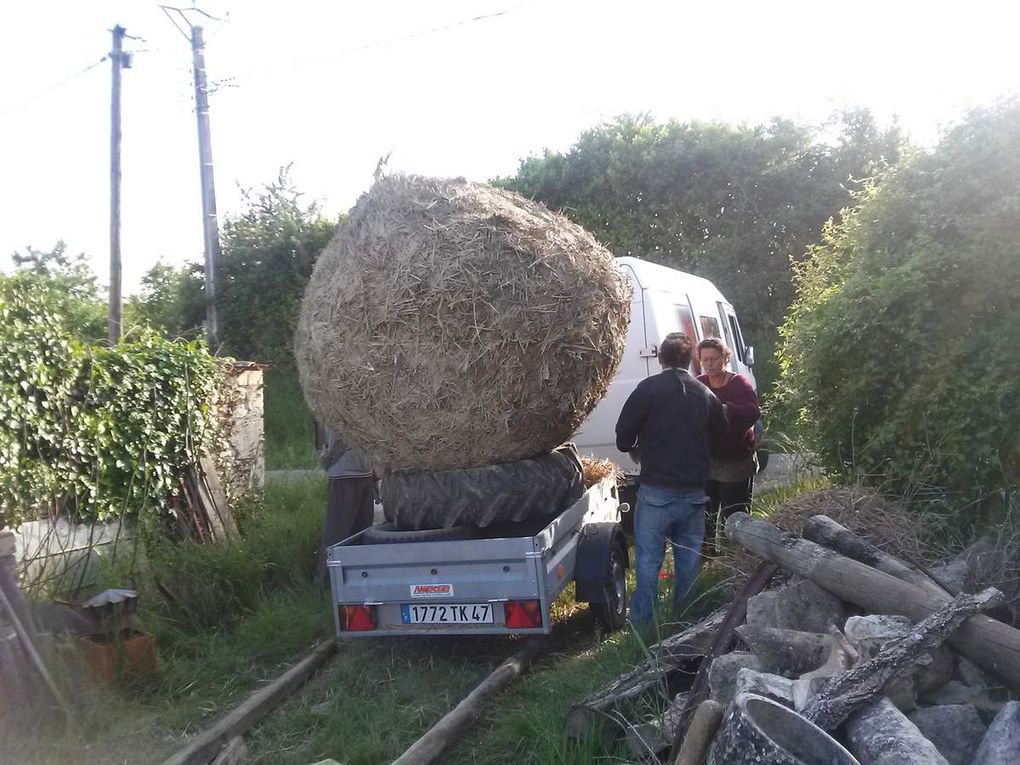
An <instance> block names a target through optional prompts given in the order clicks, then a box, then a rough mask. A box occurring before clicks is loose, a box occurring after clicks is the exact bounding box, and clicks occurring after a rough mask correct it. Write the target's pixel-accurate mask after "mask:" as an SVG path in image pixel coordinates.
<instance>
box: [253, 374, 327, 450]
mask: <svg viewBox="0 0 1020 765" xmlns="http://www.w3.org/2000/svg"><path fill="white" fill-rule="evenodd" d="M265 433H266V468H267V469H268V470H288V469H303V468H315V467H318V464H319V463H318V454H317V452H316V449H315V419H314V418H313V417H312V413H311V412H310V411H309V410H308V407H307V405H306V404H305V397H304V394H303V393H302V392H301V383H300V382H299V381H298V376H297V372H295V371H293V370H288V369H269V370H267V371H266V376H265Z"/></svg>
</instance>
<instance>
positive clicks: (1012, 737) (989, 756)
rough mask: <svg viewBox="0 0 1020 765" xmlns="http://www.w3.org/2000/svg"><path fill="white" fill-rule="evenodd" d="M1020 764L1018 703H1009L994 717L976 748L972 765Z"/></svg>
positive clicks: (1019, 705) (1019, 703)
mask: <svg viewBox="0 0 1020 765" xmlns="http://www.w3.org/2000/svg"><path fill="white" fill-rule="evenodd" d="M1018 762H1020V701H1010V702H1009V703H1008V704H1006V705H1005V706H1003V708H1002V711H1000V712H999V714H997V715H995V719H994V720H992V724H991V725H990V726H988V732H987V733H986V734H985V737H984V739H983V740H982V741H981V746H980V747H978V751H977V755H976V756H975V757H974V765H1016V763H1018Z"/></svg>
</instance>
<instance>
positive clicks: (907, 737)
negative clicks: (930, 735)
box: [846, 699, 948, 765]
mask: <svg viewBox="0 0 1020 765" xmlns="http://www.w3.org/2000/svg"><path fill="white" fill-rule="evenodd" d="M846 732H847V742H848V744H849V748H850V751H851V752H853V753H854V756H855V757H856V758H857V759H858V760H860V763H861V765H948V762H947V760H946V758H945V757H943V756H942V755H941V754H940V753H939V750H938V749H937V748H936V747H935V745H934V744H933V743H932V742H931V741H929V740H928V739H926V738H925V737H924V736H923V735H922V734H921V731H920V730H918V728H917V726H916V725H914V724H913V723H912V722H910V720H908V719H907V717H906V715H904V714H903V713H902V712H901V711H900V710H898V709H897V708H896V707H895V706H894V705H893V703H892V702H891V701H889V699H882V700H881V701H877V702H875V703H874V704H869V705H868V706H866V707H864V708H863V709H861V710H860V711H859V712H857V714H855V715H854V716H853V717H851V718H850V719H849V720H848V721H847V724H846Z"/></svg>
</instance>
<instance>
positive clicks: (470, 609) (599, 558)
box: [326, 478, 629, 638]
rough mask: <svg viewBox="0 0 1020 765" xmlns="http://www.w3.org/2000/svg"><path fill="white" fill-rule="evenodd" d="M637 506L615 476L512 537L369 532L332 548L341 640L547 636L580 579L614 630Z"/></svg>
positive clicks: (582, 597)
mask: <svg viewBox="0 0 1020 765" xmlns="http://www.w3.org/2000/svg"><path fill="white" fill-rule="evenodd" d="M628 509H629V508H628V506H627V505H626V504H621V503H620V501H619V496H618V494H617V490H616V486H615V484H614V483H613V481H612V480H611V479H608V478H607V479H604V480H603V481H601V482H599V483H597V484H595V485H594V486H592V487H590V488H589V489H588V490H587V491H585V493H584V494H583V495H582V496H581V497H580V499H578V500H577V501H576V502H574V503H572V504H571V505H570V506H569V507H567V508H566V509H565V510H563V511H562V512H561V513H559V514H556V515H554V516H552V517H550V516H540V517H538V518H534V517H533V518H532V519H529V521H525V522H523V523H522V524H518V525H516V526H515V527H514V528H513V529H512V533H502V534H501V533H500V532H499V531H496V532H492V531H490V532H489V533H488V534H486V533H485V530H484V529H483V530H480V533H479V536H477V537H474V538H469V539H450V540H443V539H440V540H436V541H432V540H428V539H427V538H426V539H425V540H424V541H415V534H409V535H408V541H403V540H402V541H396V542H382V543H368V541H369V540H371V541H372V542H375V539H376V538H378V535H377V534H372V533H370V531H371V529H367V530H365V531H362V532H359V533H358V534H355V535H354V536H352V537H349V538H348V539H345V540H343V541H342V542H339V543H338V544H335V545H333V546H331V547H330V548H329V550H328V551H327V559H326V563H327V570H328V572H329V581H330V589H331V592H332V597H333V618H334V623H335V625H336V633H337V636H338V637H341V638H354V637H368V636H372V635H466V634H472V635H526V634H545V633H548V632H549V631H550V630H551V629H552V623H551V618H550V607H551V606H552V603H553V601H555V600H556V598H557V597H559V595H560V594H561V593H562V592H563V590H564V589H565V588H566V587H567V585H568V584H569V583H570V582H571V581H573V582H575V583H576V588H575V598H576V600H578V601H581V602H587V603H590V604H591V607H592V609H593V613H594V616H595V618H596V620H597V621H598V622H599V623H600V624H601V625H602V626H603V627H604V628H605V629H607V630H616V629H619V628H621V627H622V626H623V625H624V624H625V623H626V618H627V583H626V569H627V567H628V566H629V559H628V553H627V542H626V539H625V537H624V534H623V530H622V528H621V524H620V519H621V513H622V512H626V511H627V510H628ZM503 531H504V532H505V529H504V530H503ZM366 535H367V537H366ZM394 536H396V537H400V535H399V534H397V535H394ZM426 537H427V533H426Z"/></svg>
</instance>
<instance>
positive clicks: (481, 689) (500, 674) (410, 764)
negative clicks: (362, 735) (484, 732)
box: [393, 640, 545, 765]
mask: <svg viewBox="0 0 1020 765" xmlns="http://www.w3.org/2000/svg"><path fill="white" fill-rule="evenodd" d="M544 646H545V641H544V640H532V641H531V642H529V643H528V645H526V646H524V648H522V649H521V650H520V651H518V652H517V654H515V655H514V656H511V657H510V658H509V659H507V660H506V661H504V662H503V663H502V664H500V665H499V666H498V667H497V668H496V670H495V671H494V672H493V673H492V674H491V675H489V676H488V677H487V678H485V680H483V681H482V682H481V684H480V685H479V686H478V687H477V688H475V689H474V690H473V691H471V693H470V694H468V696H467V698H465V699H464V700H463V701H461V702H460V703H459V704H458V705H457V706H456V707H454V708H453V710H451V711H450V712H449V713H447V714H446V715H445V716H444V717H443V719H441V720H440V721H439V722H437V723H436V724H435V725H433V726H432V727H431V728H430V729H429V730H428V731H427V732H426V733H425V735H424V736H422V737H421V738H419V739H418V740H417V741H415V742H414V743H413V744H411V746H410V747H409V748H408V750H407V751H406V752H404V753H403V754H402V755H400V756H399V757H398V758H397V759H395V760H394V761H393V765H429V764H430V763H433V762H437V761H438V760H439V758H440V756H442V754H443V752H444V751H445V750H446V748H447V747H448V746H450V744H452V743H453V742H455V741H457V740H458V739H460V737H461V735H463V733H464V731H466V730H467V729H468V728H470V727H471V726H472V725H473V724H474V723H475V722H476V721H477V720H478V718H479V717H481V716H482V713H483V712H484V711H485V708H486V707H487V706H488V705H489V704H490V703H491V702H492V700H493V699H494V698H495V697H496V695H497V694H498V693H499V692H500V691H502V690H503V689H504V688H506V686H508V685H509V684H510V683H511V682H513V680H515V679H516V678H517V677H519V676H520V675H521V674H522V673H523V672H524V671H525V670H526V669H527V668H528V665H529V664H530V663H531V660H532V659H533V658H534V657H535V655H536V654H537V653H538V652H539V649H540V648H541V647H544Z"/></svg>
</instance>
